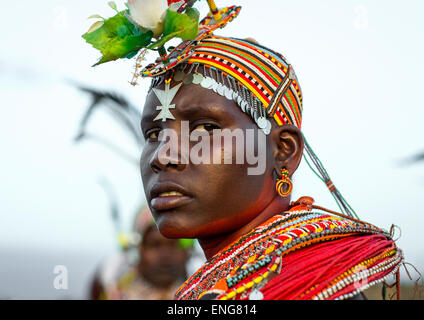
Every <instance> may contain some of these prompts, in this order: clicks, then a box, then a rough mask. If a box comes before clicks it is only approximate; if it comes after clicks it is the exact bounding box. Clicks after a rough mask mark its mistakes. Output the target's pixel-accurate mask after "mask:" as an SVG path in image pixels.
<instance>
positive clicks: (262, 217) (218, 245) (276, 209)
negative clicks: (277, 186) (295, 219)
mask: <svg viewBox="0 0 424 320" xmlns="http://www.w3.org/2000/svg"><path fill="white" fill-rule="evenodd" d="M289 207H290V198H284V199H283V198H280V197H275V198H274V199H273V200H272V201H271V203H270V204H269V205H268V206H266V208H265V209H264V210H263V211H262V212H261V213H259V214H258V215H257V216H256V217H255V218H254V219H252V220H251V221H250V222H249V223H247V224H245V225H244V226H243V227H241V228H239V229H237V230H234V231H231V232H229V233H226V234H223V235H219V236H215V237H211V238H205V239H198V241H199V244H200V246H201V247H202V250H203V253H204V254H205V257H206V259H207V260H210V259H211V258H212V257H213V256H215V255H216V254H217V253H218V252H219V251H221V250H222V249H224V248H225V247H227V246H228V245H230V244H231V243H233V242H234V241H236V240H237V239H238V238H240V237H242V236H243V235H245V234H247V233H249V232H250V231H251V230H253V229H255V228H256V227H258V226H259V225H261V224H262V223H264V222H265V221H267V220H268V219H270V218H271V217H273V216H275V215H277V214H281V213H283V212H284V211H287V210H288V209H289Z"/></svg>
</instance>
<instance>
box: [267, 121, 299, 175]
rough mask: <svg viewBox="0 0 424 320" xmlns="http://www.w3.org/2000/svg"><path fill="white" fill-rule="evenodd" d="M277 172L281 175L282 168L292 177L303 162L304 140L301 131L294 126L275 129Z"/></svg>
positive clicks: (273, 133)
mask: <svg viewBox="0 0 424 320" xmlns="http://www.w3.org/2000/svg"><path fill="white" fill-rule="evenodd" d="M272 138H273V140H274V159H275V170H276V172H277V173H280V171H281V169H282V168H286V169H287V170H288V171H289V174H290V176H291V175H293V173H294V172H295V171H296V169H297V168H298V167H299V164H300V161H301V160H302V155H303V147H304V143H305V142H304V140H303V136H302V133H301V132H300V130H299V129H298V128H297V127H295V126H293V125H284V126H280V127H274V130H273V132H272Z"/></svg>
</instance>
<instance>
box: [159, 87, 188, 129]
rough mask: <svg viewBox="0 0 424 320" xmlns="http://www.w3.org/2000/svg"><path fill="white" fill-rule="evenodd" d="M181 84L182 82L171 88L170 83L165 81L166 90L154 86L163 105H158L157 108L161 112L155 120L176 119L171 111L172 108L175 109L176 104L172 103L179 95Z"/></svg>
mask: <svg viewBox="0 0 424 320" xmlns="http://www.w3.org/2000/svg"><path fill="white" fill-rule="evenodd" d="M181 85H182V83H179V84H177V85H176V86H174V87H173V88H170V83H165V90H160V89H156V88H153V92H154V93H155V94H156V97H158V99H159V101H160V103H161V104H162V105H161V106H157V107H156V110H158V111H159V110H160V112H159V114H158V115H157V116H156V118H155V119H153V121H158V120H162V122H165V121H166V120H168V119H171V120H175V117H174V116H173V115H172V113H171V111H170V109H175V104H171V102H172V100H173V99H174V98H175V96H176V95H177V92H178V90H179V89H180V88H181Z"/></svg>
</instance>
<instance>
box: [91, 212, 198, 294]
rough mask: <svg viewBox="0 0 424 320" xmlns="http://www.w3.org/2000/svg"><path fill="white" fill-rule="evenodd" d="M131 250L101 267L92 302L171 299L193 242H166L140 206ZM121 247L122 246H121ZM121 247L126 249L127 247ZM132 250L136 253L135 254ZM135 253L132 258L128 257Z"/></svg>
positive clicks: (149, 214)
mask: <svg viewBox="0 0 424 320" xmlns="http://www.w3.org/2000/svg"><path fill="white" fill-rule="evenodd" d="M132 242H133V243H134V246H133V249H134V250H133V251H131V249H127V250H124V251H123V252H122V253H121V254H120V255H118V257H114V258H111V259H109V260H108V261H106V263H104V264H102V265H101V266H100V267H99V268H98V269H97V270H96V273H95V276H94V279H93V282H92V284H91V287H90V299H93V300H171V299H173V298H174V294H175V291H176V290H177V289H178V287H179V286H180V285H181V284H182V283H183V282H184V281H185V280H186V278H187V269H186V266H187V262H188V260H189V258H190V255H191V251H192V247H193V241H192V240H186V239H167V238H165V237H164V236H162V235H161V234H160V232H159V231H158V229H157V227H156V225H155V223H154V221H153V219H152V216H151V213H150V211H149V209H148V208H147V207H143V208H142V209H141V210H140V211H139V213H138V214H137V215H136V218H135V222H134V237H133V239H132ZM121 245H122V243H121ZM124 247H126V248H128V245H127V246H125V245H124ZM134 251H135V252H134ZM131 253H135V257H131Z"/></svg>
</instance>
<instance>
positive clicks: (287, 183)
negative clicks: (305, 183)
mask: <svg viewBox="0 0 424 320" xmlns="http://www.w3.org/2000/svg"><path fill="white" fill-rule="evenodd" d="M275 190H276V191H277V193H278V194H279V195H280V196H281V197H283V198H284V197H287V196H289V195H290V194H291V192H292V190H293V183H292V181H291V180H290V176H289V171H288V170H287V169H281V179H278V180H277V183H276V185H275Z"/></svg>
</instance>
